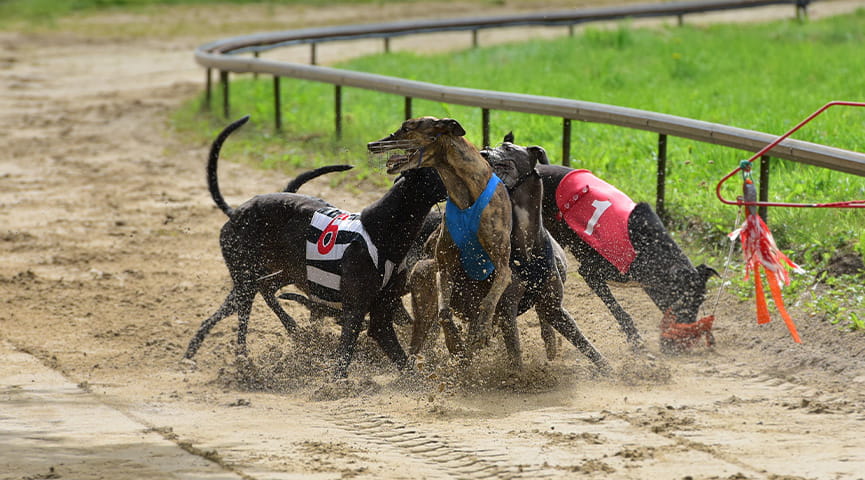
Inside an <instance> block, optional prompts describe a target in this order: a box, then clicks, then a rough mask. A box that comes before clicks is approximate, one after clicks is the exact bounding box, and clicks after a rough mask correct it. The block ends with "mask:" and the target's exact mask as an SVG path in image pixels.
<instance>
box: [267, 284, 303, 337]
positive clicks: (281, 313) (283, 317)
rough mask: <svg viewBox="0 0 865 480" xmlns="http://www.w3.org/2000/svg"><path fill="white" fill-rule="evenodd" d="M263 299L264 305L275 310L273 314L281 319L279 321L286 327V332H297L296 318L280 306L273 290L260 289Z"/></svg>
mask: <svg viewBox="0 0 865 480" xmlns="http://www.w3.org/2000/svg"><path fill="white" fill-rule="evenodd" d="M258 293H260V294H261V297H262V298H264V303H266V304H267V306H268V307H270V309H271V310H273V313H275V314H276V316H277V317H278V318H279V321H280V322H282V326H283V327H285V330H286V331H287V332H288V333H289V334H291V333H294V332H295V330H297V322H295V321H294V318H292V317H291V315H289V314H288V312H286V311H285V310H284V309H283V308H282V305H280V304H279V301H278V300H277V299H276V295H275V293H276V292H274V291H273V290H272V289H260V290H259V292H258Z"/></svg>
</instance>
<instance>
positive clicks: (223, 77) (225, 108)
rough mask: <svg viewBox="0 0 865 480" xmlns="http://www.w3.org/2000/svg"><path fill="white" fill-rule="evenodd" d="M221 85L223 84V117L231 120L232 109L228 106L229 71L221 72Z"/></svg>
mask: <svg viewBox="0 0 865 480" xmlns="http://www.w3.org/2000/svg"><path fill="white" fill-rule="evenodd" d="M219 83H221V84H222V115H223V116H225V118H229V117H230V116H231V107H230V106H229V104H228V98H229V97H228V70H220V71H219Z"/></svg>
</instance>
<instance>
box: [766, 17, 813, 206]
mask: <svg viewBox="0 0 865 480" xmlns="http://www.w3.org/2000/svg"><path fill="white" fill-rule="evenodd" d="M810 2H811V0H796V20H799V21H802V20H806V19H807V18H808V4H809V3H810ZM764 220H765V219H764Z"/></svg>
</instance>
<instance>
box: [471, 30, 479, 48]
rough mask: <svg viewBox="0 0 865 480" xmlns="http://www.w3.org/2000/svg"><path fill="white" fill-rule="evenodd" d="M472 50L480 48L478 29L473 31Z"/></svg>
mask: <svg viewBox="0 0 865 480" xmlns="http://www.w3.org/2000/svg"><path fill="white" fill-rule="evenodd" d="M472 48H478V29H477V28H475V29H474V30H472Z"/></svg>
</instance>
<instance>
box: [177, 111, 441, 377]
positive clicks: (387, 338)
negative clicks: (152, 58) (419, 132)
mask: <svg viewBox="0 0 865 480" xmlns="http://www.w3.org/2000/svg"><path fill="white" fill-rule="evenodd" d="M247 120H248V117H245V118H243V119H240V120H238V121H237V122H234V123H233V124H231V125H229V126H228V127H226V129H225V130H223V132H222V133H220V135H219V136H218V137H217V139H216V141H214V143H213V145H212V147H211V152H210V157H209V164H208V167H209V168H211V165H212V168H213V169H214V170H215V168H216V167H215V164H216V161H217V159H218V157H219V151H220V148H221V146H222V142H224V140H225V139H226V138H227V137H228V136H229V135H230V134H231V133H232V132H233V131H235V130H237V129H238V128H240V127H241V126H242V125H243V124H244V123H246V121H247ZM214 187H216V186H215V185H211V190H212V191H213V190H214ZM216 191H218V189H217V190H216ZM444 196H445V189H444V185H443V184H442V182H441V179H440V178H439V177H438V174H436V172H435V170H432V169H419V170H417V171H413V172H406V173H405V174H403V175H402V179H400V180H397V181H396V182H395V183H394V186H393V187H392V188H391V189H390V190H389V191H388V192H387V193H386V194H385V195H384V196H383V197H382V198H380V199H379V200H377V201H376V202H374V203H373V204H372V205H370V206H368V207H367V208H365V209H364V210H363V211H362V212H361V213H360V214H359V215H349V214H345V213H342V212H339V211H336V209H334V208H333V206H332V205H330V204H329V203H327V202H325V201H324V200H321V199H318V198H315V197H310V196H307V195H300V194H295V193H272V194H264V195H257V196H255V197H253V198H252V199H250V200H248V201H246V202H245V203H243V204H242V205H240V206H239V207H237V208H234V209H231V208H230V207H227V205H225V206H226V207H227V208H228V210H229V212H230V213H229V214H228V216H229V219H228V221H227V222H226V223H225V225H223V227H222V231H221V233H220V245H221V247H222V254H223V257H224V258H225V262H226V265H227V266H228V269H229V272H230V274H231V277H232V281H233V283H234V286H233V287H232V290H231V292H230V293H229V294H228V297H227V298H226V299H225V301H224V302H223V304H222V306H221V307H220V308H219V309H218V310H217V312H216V313H215V314H213V315H212V316H211V317H210V318H208V319H207V320H205V321H204V322H203V323H202V324H201V326H200V327H199V329H198V331H197V332H196V333H195V336H194V337H193V338H192V340H191V341H190V343H189V347H188V348H187V351H186V358H191V357H192V356H193V355H195V353H196V351H197V350H198V348H199V347H200V345H201V342H202V341H203V340H204V337H205V336H206V335H207V333H208V332H209V331H210V330H211V329H212V328H213V326H214V325H216V323H217V322H219V321H220V320H222V319H223V318H225V317H227V316H228V315H231V314H232V313H237V314H238V332H237V344H238V345H237V347H238V351H237V354H238V355H239V356H242V355H245V354H246V353H247V351H246V332H247V328H248V323H249V313H250V310H251V308H252V302H253V300H254V298H255V295H256V293H257V292H261V291H265V292H267V291H269V292H271V294H272V293H273V292H276V291H277V290H278V289H279V288H281V287H283V286H286V285H290V284H294V285H295V286H297V287H298V289H300V290H301V291H303V292H304V293H305V294H307V295H309V294H310V292H311V291H317V290H316V289H320V290H321V291H325V290H328V288H329V291H330V292H331V293H332V294H333V295H334V297H332V298H335V299H336V301H338V302H339V303H340V304H341V311H342V313H341V325H342V332H341V335H340V341H339V346H338V348H337V352H336V357H337V358H336V368H335V376H336V377H345V376H346V375H347V371H348V366H349V364H350V362H351V358H352V355H353V353H354V348H355V345H356V342H357V337H358V335H359V333H360V330H361V326H362V322H363V318H364V315H366V313H369V315H370V326H369V330H368V333H369V335H370V336H371V337H373V339H375V340H376V342H377V343H378V344H379V346H380V347H381V348H382V350H384V352H385V353H386V354H387V356H388V357H389V358H390V359H391V361H393V362H394V363H395V364H396V365H397V366H398V367H399V368H404V367H405V366H406V364H407V357H406V355H405V352H404V351H403V349H402V347H401V346H400V344H399V340H398V339H397V337H396V332H395V331H394V328H393V324H392V322H391V318H390V311H391V310H392V308H393V305H394V304H395V300H394V299H393V297H394V296H395V295H396V293H395V291H394V287H393V282H391V281H387V279H388V277H389V276H390V277H392V276H393V275H392V273H394V270H395V268H396V267H395V266H397V265H400V264H401V263H402V261H403V258H404V257H405V255H406V253H407V252H408V250H409V247H410V246H411V243H412V241H413V239H414V237H415V236H416V235H417V233H418V231H419V230H420V228H421V226H422V224H423V221H424V218H425V216H426V214H427V213H428V212H429V210H430V208H431V207H432V206H433V205H434V204H436V203H438V202H439V201H441V200H443V199H444ZM220 198H221V196H220ZM214 199H215V200H216V195H215V196H214ZM222 203H223V204H224V200H223V202H222ZM217 204H219V201H217ZM223 210H225V209H223ZM314 222H318V223H314ZM340 226H348V227H350V228H353V229H354V230H349V231H348V233H347V234H343V230H340V229H339V227H340ZM361 227H362V228H361ZM316 229H318V230H316ZM393 232H401V235H393ZM346 237H349V238H353V239H355V238H356V239H357V241H352V242H350V243H342V240H343V239H345V238H346ZM325 250H326V253H330V252H334V251H340V250H341V251H344V255H343V256H342V260H341V263H339V262H338V261H337V262H331V261H330V260H329V259H325V260H322V259H321V258H319V259H318V260H317V262H318V263H316V264H315V265H312V264H310V265H308V264H307V252H308V251H311V252H312V253H313V254H314V253H315V252H319V253H321V252H322V251H325ZM333 265H338V270H337V271H336V272H326V271H324V269H325V268H327V266H333ZM308 272H312V273H311V274H310V275H308ZM313 274H314V275H318V276H319V278H320V279H322V280H320V282H321V283H316V281H315V279H313V278H312V276H313ZM328 282H330V283H328ZM266 298H267V297H265V299H266Z"/></svg>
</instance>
